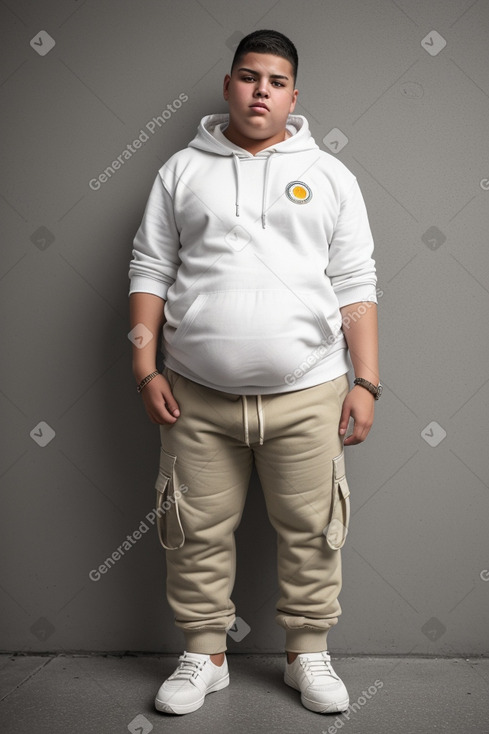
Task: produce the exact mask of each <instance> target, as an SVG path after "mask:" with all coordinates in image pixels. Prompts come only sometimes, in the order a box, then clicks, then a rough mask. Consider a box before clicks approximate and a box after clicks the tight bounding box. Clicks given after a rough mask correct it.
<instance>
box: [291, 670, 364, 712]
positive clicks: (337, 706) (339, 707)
mask: <svg viewBox="0 0 489 734" xmlns="http://www.w3.org/2000/svg"><path fill="white" fill-rule="evenodd" d="M284 682H285V683H286V684H287V685H288V686H290V687H291V688H294V690H296V691H300V690H301V689H300V688H299V687H298V685H297V684H296V683H295V681H294V680H293V679H292V678H290V677H289V676H288V675H284ZM301 703H302V705H303V706H304V708H306V709H309V711H314V712H315V713H316V714H334V713H338V714H339V713H341V712H342V711H346V710H347V709H348V706H349V705H350V699H349V698H347V699H345V700H344V701H332V702H331V703H324V701H313V700H312V699H310V698H306V696H304V694H303V693H301Z"/></svg>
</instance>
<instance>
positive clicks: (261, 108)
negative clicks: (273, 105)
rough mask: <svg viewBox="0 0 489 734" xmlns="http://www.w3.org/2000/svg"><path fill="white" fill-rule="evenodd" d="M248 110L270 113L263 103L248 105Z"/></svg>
mask: <svg viewBox="0 0 489 734" xmlns="http://www.w3.org/2000/svg"><path fill="white" fill-rule="evenodd" d="M250 110H255V112H270V110H269V109H268V107H267V106H266V104H264V103H263V102H255V103H254V104H250Z"/></svg>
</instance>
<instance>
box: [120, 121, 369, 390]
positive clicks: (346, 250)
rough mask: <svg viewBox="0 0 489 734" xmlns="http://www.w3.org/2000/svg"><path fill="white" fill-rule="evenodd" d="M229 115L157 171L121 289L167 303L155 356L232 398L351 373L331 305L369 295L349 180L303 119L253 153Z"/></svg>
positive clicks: (363, 229) (360, 220)
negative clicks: (159, 353) (237, 136)
mask: <svg viewBox="0 0 489 734" xmlns="http://www.w3.org/2000/svg"><path fill="white" fill-rule="evenodd" d="M228 120H229V117H228V115H227V114H226V115H224V114H222V115H208V116H207V117H204V118H203V119H202V121H201V123H200V125H199V128H198V132H197V135H196V137H195V138H194V140H192V142H191V143H190V144H189V146H188V148H186V149H185V150H181V151H179V152H178V153H176V154H175V155H173V156H172V157H171V158H170V159H169V160H168V162H167V163H166V164H165V165H164V166H163V167H162V168H161V169H160V170H159V172H158V175H157V177H156V181H155V183H154V185H153V188H152V191H151V194H150V196H149V200H148V203H147V206H146V210H145V213H144V217H143V220H142V223H141V226H140V228H139V230H138V232H137V234H136V237H135V239H134V249H133V253H132V254H133V259H132V261H131V264H130V270H129V277H130V279H131V285H130V291H129V292H130V293H135V292H145V293H152V294H154V295H156V296H159V297H161V298H162V299H164V300H165V301H166V304H165V319H166V322H165V324H164V327H163V351H164V353H165V364H166V365H167V366H168V367H170V368H171V369H172V370H174V371H175V372H179V373H180V374H182V375H184V376H185V377H188V378H189V379H191V380H194V381H195V382H198V383H200V384H201V385H205V386H206V387H210V388H213V389H216V390H222V391H225V392H229V393H234V394H240V395H252V394H253V395H257V394H263V395H265V394H270V393H282V392H288V391H290V390H301V389H303V388H307V387H311V386H313V385H318V384H320V383H322V382H326V381H327V380H331V379H334V378H335V377H338V376H339V375H342V374H344V373H345V372H347V371H348V370H349V368H350V362H349V358H348V353H347V345H346V342H345V339H344V336H343V332H342V331H341V314H340V311H339V308H340V307H341V306H345V305H347V304H350V303H355V302H358V301H372V302H375V303H376V302H377V299H376V289H375V286H376V273H375V262H374V260H373V259H372V252H373V241H372V235H371V232H370V227H369V223H368V218H367V213H366V209H365V204H364V201H363V198H362V195H361V192H360V189H359V186H358V183H357V180H356V178H355V176H354V175H353V174H352V173H351V172H350V171H349V170H348V169H347V168H346V167H345V166H344V165H343V163H341V162H340V161H339V160H338V159H337V158H335V157H334V156H332V155H330V154H328V153H326V152H324V151H322V150H320V149H319V147H318V146H317V145H316V143H315V142H314V139H313V138H312V136H311V133H310V131H309V126H308V123H307V120H306V119H305V118H304V117H302V116H300V115H290V116H289V119H288V122H287V129H288V130H289V132H290V133H291V137H289V138H288V139H287V140H285V141H283V142H281V143H278V144H277V145H273V146H271V147H269V148H266V149H265V150H262V151H260V152H259V153H257V155H252V154H251V153H248V152H247V151H246V150H244V149H243V148H240V147H238V146H237V145H234V144H233V143H231V142H230V141H229V140H227V138H226V137H225V136H224V135H223V132H222V131H223V130H224V129H225V128H226V126H227V124H228ZM362 308H363V309H365V306H363V307H362V306H360V307H359V309H362Z"/></svg>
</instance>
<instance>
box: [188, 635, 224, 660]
mask: <svg viewBox="0 0 489 734" xmlns="http://www.w3.org/2000/svg"><path fill="white" fill-rule="evenodd" d="M183 634H184V635H185V649H186V651H187V652H198V653H200V654H202V655H217V654H218V653H220V652H225V651H226V650H227V645H226V641H227V632H226V630H212V629H197V630H191V629H184V630H183Z"/></svg>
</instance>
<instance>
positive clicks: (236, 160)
mask: <svg viewBox="0 0 489 734" xmlns="http://www.w3.org/2000/svg"><path fill="white" fill-rule="evenodd" d="M276 152H277V151H276V150H272V151H271V152H270V154H269V155H268V157H267V161H266V163H265V177H264V181H263V194H262V200H261V226H262V228H263V229H266V209H267V200H268V197H267V194H268V178H269V171H270V162H271V160H272V156H273V155H274V154H275V153H276ZM232 155H233V161H234V170H235V172H236V198H235V202H234V205H235V207H236V216H237V217H239V195H240V180H241V179H240V168H239V155H238V153H235V152H234V151H233V154H232Z"/></svg>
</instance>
